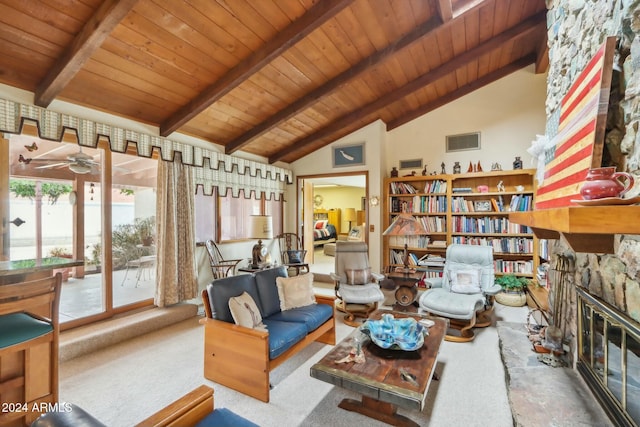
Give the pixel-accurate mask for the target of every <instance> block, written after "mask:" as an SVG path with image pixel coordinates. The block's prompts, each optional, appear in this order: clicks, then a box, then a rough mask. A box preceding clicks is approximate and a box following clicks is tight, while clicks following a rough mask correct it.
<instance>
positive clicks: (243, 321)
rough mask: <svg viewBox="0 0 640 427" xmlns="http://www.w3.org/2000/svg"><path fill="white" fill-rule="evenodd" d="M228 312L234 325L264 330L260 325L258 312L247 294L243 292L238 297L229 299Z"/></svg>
mask: <svg viewBox="0 0 640 427" xmlns="http://www.w3.org/2000/svg"><path fill="white" fill-rule="evenodd" d="M229 310H230V311H231V316H232V317H233V320H234V322H236V325H240V326H244V327H245V328H252V329H261V330H265V329H266V328H265V326H264V323H262V316H261V315H260V310H259V309H258V306H257V305H256V302H255V301H254V300H253V298H251V295H249V294H248V293H246V292H243V293H242V295H240V296H237V297H233V298H229Z"/></svg>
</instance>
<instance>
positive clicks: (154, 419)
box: [136, 385, 214, 427]
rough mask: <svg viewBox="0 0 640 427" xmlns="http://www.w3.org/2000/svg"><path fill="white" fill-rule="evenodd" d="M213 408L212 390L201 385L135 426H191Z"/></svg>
mask: <svg viewBox="0 0 640 427" xmlns="http://www.w3.org/2000/svg"><path fill="white" fill-rule="evenodd" d="M213 408H214V405H213V389H212V388H211V387H207V386H206V385H201V386H200V387H198V388H196V389H195V390H192V391H191V392H189V393H187V394H185V395H184V396H182V397H181V398H180V399H178V400H176V401H174V402H172V403H171V404H169V405H168V406H166V407H165V408H163V409H161V410H160V411H158V412H156V413H155V414H153V415H151V416H150V417H149V418H147V419H145V420H144V421H141V422H140V423H138V424H136V427H165V426H176V427H178V426H180V427H187V426H193V425H195V424H197V423H198V421H200V420H201V419H203V418H204V417H205V416H207V415H208V414H210V413H211V412H212V411H213Z"/></svg>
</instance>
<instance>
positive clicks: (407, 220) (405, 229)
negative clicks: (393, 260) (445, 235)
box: [382, 212, 428, 273]
mask: <svg viewBox="0 0 640 427" xmlns="http://www.w3.org/2000/svg"><path fill="white" fill-rule="evenodd" d="M421 234H428V233H427V231H426V230H425V229H424V227H423V226H422V224H421V223H420V221H418V220H417V219H416V217H414V216H413V215H411V214H410V213H406V212H402V213H401V214H400V215H398V216H397V217H395V219H394V220H393V222H392V223H391V225H389V227H387V229H386V230H384V232H383V233H382V235H383V236H404V237H405V242H404V254H403V256H402V263H403V264H404V269H403V270H402V271H401V272H402V273H411V272H412V270H411V269H410V268H409V246H408V245H407V238H408V236H415V235H421Z"/></svg>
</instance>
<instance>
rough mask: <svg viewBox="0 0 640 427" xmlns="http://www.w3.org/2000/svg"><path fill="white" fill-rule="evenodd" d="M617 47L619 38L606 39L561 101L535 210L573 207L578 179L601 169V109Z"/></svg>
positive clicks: (603, 111) (604, 115)
mask: <svg viewBox="0 0 640 427" xmlns="http://www.w3.org/2000/svg"><path fill="white" fill-rule="evenodd" d="M616 43H617V38H616V37H613V36H612V37H607V38H606V40H605V42H604V43H603V44H602V46H601V47H600V48H599V49H598V51H597V52H596V53H595V55H594V56H593V57H592V58H591V59H590V60H589V61H588V63H587V64H586V65H585V67H584V69H583V70H582V71H581V72H580V73H579V74H578V75H577V76H576V77H575V79H574V81H573V83H572V84H571V86H570V87H569V90H568V91H567V92H566V94H565V96H564V97H563V99H562V102H561V105H560V113H559V116H558V118H557V120H558V122H557V123H558V126H557V134H556V135H549V138H550V139H551V140H552V141H553V142H551V141H550V143H549V145H551V147H550V148H548V149H547V150H546V151H545V153H544V156H545V168H544V169H545V170H544V180H543V182H542V183H541V184H540V185H539V186H538V188H537V190H536V196H535V201H536V202H535V210H539V209H549V208H562V207H568V206H571V205H572V202H571V201H572V200H573V199H578V198H580V185H581V182H580V181H579V180H578V181H576V179H575V177H576V176H579V177H582V176H586V173H587V171H588V170H589V169H590V168H599V167H601V166H602V154H603V147H604V134H605V130H606V123H607V110H608V109H607V108H602V107H603V106H606V105H607V104H608V101H609V100H608V97H609V91H610V87H611V80H612V67H613V63H614V60H613V59H614V55H615V50H616ZM585 81H589V82H590V84H589V89H588V90H586V89H584V88H583V83H584V82H585ZM583 89H584V90H583ZM550 128H552V129H553V128H555V124H553V126H551V127H550ZM576 135H580V137H576ZM574 153H575V154H574ZM582 174H584V175H582Z"/></svg>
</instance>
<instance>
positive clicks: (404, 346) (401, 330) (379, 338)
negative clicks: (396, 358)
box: [360, 313, 429, 351]
mask: <svg viewBox="0 0 640 427" xmlns="http://www.w3.org/2000/svg"><path fill="white" fill-rule="evenodd" d="M360 331H361V332H362V333H363V334H366V335H368V336H369V337H370V338H371V341H373V343H374V344H375V345H377V346H378V347H381V348H385V349H390V350H404V351H413V350H418V349H419V348H421V347H422V345H423V344H424V336H425V335H427V334H428V333H429V332H428V329H427V328H425V327H424V326H422V325H421V324H420V323H418V322H416V319H414V318H412V317H406V318H401V319H396V318H395V317H393V315H392V314H389V313H385V314H383V315H382V319H380V320H367V321H366V322H364V323H363V324H362V326H360Z"/></svg>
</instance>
